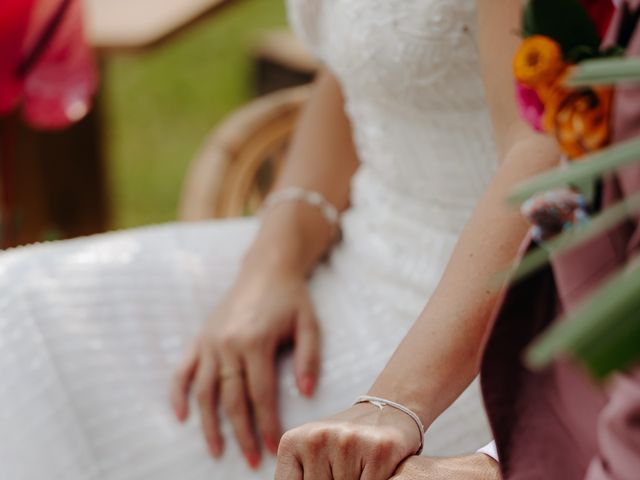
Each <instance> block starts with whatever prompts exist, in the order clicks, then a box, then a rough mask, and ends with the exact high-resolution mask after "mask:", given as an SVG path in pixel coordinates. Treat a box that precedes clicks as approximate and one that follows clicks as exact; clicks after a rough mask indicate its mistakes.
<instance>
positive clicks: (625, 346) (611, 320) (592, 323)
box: [526, 264, 640, 378]
mask: <svg viewBox="0 0 640 480" xmlns="http://www.w3.org/2000/svg"><path fill="white" fill-rule="evenodd" d="M639 312H640V265H638V264H636V265H634V266H632V267H630V268H627V269H624V270H623V271H622V272H619V273H617V274H615V275H614V276H613V278H612V279H610V280H609V281H607V282H606V283H605V285H604V286H603V287H601V288H600V289H599V290H598V291H597V292H595V293H594V294H592V295H590V296H589V297H588V299H587V300H586V301H585V302H583V303H582V304H581V305H580V306H579V307H578V308H577V309H575V310H574V311H573V312H572V313H570V314H569V315H568V316H566V317H565V318H563V319H562V320H561V321H560V322H558V323H557V324H556V325H555V326H554V327H552V328H551V329H549V330H548V331H547V332H545V333H544V334H543V336H542V337H541V338H540V339H539V340H537V341H536V342H534V344H533V345H532V346H531V347H530V348H529V350H528V352H527V355H526V361H527V363H528V365H529V366H530V367H532V368H536V369H539V368H543V367H546V366H548V365H549V364H550V363H551V362H552V361H553V360H555V359H556V358H558V357H561V356H565V355H567V354H569V355H572V356H575V357H577V358H578V359H581V360H582V361H583V362H584V363H585V365H586V366H587V368H589V369H590V370H591V371H592V373H594V374H595V375H597V376H598V377H599V378H603V377H604V376H606V375H607V374H609V373H611V372H612V371H614V370H618V369H621V368H624V367H626V366H627V365H628V364H629V363H630V362H633V361H636V360H638V358H639V357H640V347H639V345H640V344H639V343H638V342H636V341H635V340H636V339H639V338H640V321H639V319H638V315H639ZM631 340H633V341H631ZM612 353H614V354H613V355H612Z"/></svg>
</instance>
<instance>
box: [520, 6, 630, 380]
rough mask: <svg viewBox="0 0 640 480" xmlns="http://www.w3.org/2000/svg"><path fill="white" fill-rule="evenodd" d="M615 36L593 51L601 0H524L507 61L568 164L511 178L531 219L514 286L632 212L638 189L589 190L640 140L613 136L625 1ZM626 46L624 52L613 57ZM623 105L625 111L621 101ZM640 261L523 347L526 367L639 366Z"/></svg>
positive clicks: (600, 370) (625, 39) (623, 76)
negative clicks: (518, 41)
mask: <svg viewBox="0 0 640 480" xmlns="http://www.w3.org/2000/svg"><path fill="white" fill-rule="evenodd" d="M617 5H619V7H618V8H620V9H621V10H619V11H617V12H616V16H615V18H616V25H615V33H617V36H615V37H614V36H613V33H614V31H613V29H612V31H611V32H609V33H610V34H611V35H609V34H607V43H610V42H611V41H614V42H616V43H617V47H616V48H611V49H605V50H603V49H602V48H601V45H602V43H603V42H602V37H603V35H604V32H605V31H606V30H607V28H608V23H609V22H610V19H611V17H612V13H613V8H612V5H611V4H610V2H609V0H601V1H597V0H591V1H588V0H581V1H578V0H529V2H528V3H527V5H526V9H525V13H524V19H523V29H522V33H523V37H524V39H523V42H522V45H521V47H520V49H519V50H518V52H517V54H516V56H515V58H514V62H513V63H514V73H515V77H516V82H517V86H518V99H519V101H520V106H521V108H522V110H523V113H524V114H525V118H526V119H527V121H528V122H529V123H530V124H531V125H532V126H533V127H534V128H536V129H537V130H540V131H543V132H547V133H548V134H551V135H553V136H554V137H555V138H556V139H557V140H558V144H559V146H560V148H561V149H562V151H563V152H564V153H565V157H566V158H567V159H568V160H569V161H564V162H561V165H559V166H558V167H556V168H554V169H552V170H550V171H548V172H545V173H543V174H540V175H538V176H536V177H534V178H531V179H529V180H528V181H527V182H525V183H523V184H520V185H518V186H517V187H516V188H515V189H514V191H513V192H512V193H511V195H510V198H509V200H510V202H511V203H514V204H519V205H520V207H521V211H522V213H523V214H524V216H525V217H526V218H527V219H528V220H529V221H530V223H531V224H532V227H531V234H532V237H533V238H534V239H535V240H536V241H537V243H538V246H532V248H531V250H530V251H529V252H528V253H527V254H526V255H525V257H524V258H522V259H521V260H519V261H518V262H517V263H516V264H514V266H513V269H512V270H511V271H510V272H509V273H508V275H509V277H510V282H511V283H512V284H513V283H515V282H518V281H519V280H520V279H522V278H524V277H526V276H528V275H530V274H532V273H533V272H535V271H537V270H538V269H540V268H542V267H544V266H545V265H547V264H548V263H549V261H550V259H552V258H557V257H558V256H560V255H563V254H565V253H567V252H571V251H572V250H573V249H574V248H576V247H578V246H579V245H583V244H584V243H585V242H588V241H590V240H593V239H595V238H597V237H598V236H601V235H603V234H605V233H606V232H608V231H610V230H611V228H613V227H614V226H616V225H618V224H620V223H621V222H623V221H625V220H627V219H628V218H629V217H633V218H638V215H640V192H636V193H633V194H631V195H629V196H627V197H625V198H623V199H620V200H619V201H618V202H616V203H613V204H607V205H606V206H602V205H599V204H598V202H597V197H598V196H597V195H594V192H596V191H597V190H598V189H597V188H594V187H595V186H597V185H598V183H599V182H600V181H601V179H602V178H603V176H604V175H608V174H610V173H612V172H616V171H620V169H622V168H624V167H625V166H628V165H632V164H636V165H638V164H640V163H639V162H640V138H637V137H636V138H627V139H625V140H624V141H620V142H611V141H610V140H611V139H610V137H611V136H610V123H611V119H610V117H611V110H612V106H611V105H612V97H613V96H614V91H615V90H614V89H615V88H616V87H617V86H618V85H619V84H621V83H622V84H624V88H625V89H629V88H633V89H636V91H637V90H638V89H640V56H638V55H628V54H627V53H628V52H625V51H624V50H625V49H627V48H628V45H629V44H630V43H629V42H630V40H631V39H632V38H634V37H635V35H636V30H637V26H638V22H639V21H640V8H639V9H636V10H635V11H632V9H631V8H630V5H631V2H630V1H628V0H627V1H625V2H623V3H622V4H621V5H620V2H617ZM622 53H625V55H621V54H622ZM625 108H633V106H632V105H626V106H625ZM638 292H640V261H638V260H637V259H636V261H633V262H630V263H629V264H628V265H626V266H625V267H623V268H621V269H620V271H619V272H617V273H615V274H613V275H611V276H610V278H609V279H608V280H607V281H606V282H604V284H603V285H601V286H599V287H598V288H596V289H594V291H593V292H592V293H591V294H590V296H589V297H588V298H586V299H585V300H584V301H583V303H582V304H581V305H579V306H578V307H577V308H575V309H574V310H572V311H570V312H567V313H566V314H565V317H564V318H563V319H561V320H559V321H558V322H555V323H554V324H553V325H552V326H551V327H550V328H549V329H547V330H546V331H545V332H543V333H542V334H541V335H540V337H539V338H538V339H536V341H535V342H534V343H533V344H532V345H530V346H529V348H528V349H527V352H526V354H525V361H526V363H527V364H528V365H529V366H530V367H531V368H534V369H540V368H544V367H546V366H548V365H549V364H550V363H551V362H553V361H554V360H556V359H559V358H562V359H566V358H567V357H569V358H572V359H574V360H576V361H577V362H578V363H580V364H581V365H583V366H584V367H586V369H587V370H588V371H589V372H590V373H591V374H592V375H593V376H594V377H595V378H597V379H604V378H606V377H608V376H609V375H611V374H612V373H614V372H619V371H624V370H625V369H627V368H630V367H632V366H637V365H638V364H640V347H639V345H640V322H638V314H637V312H638V310H639V309H640V295H639V293H638Z"/></svg>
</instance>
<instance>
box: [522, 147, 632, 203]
mask: <svg viewBox="0 0 640 480" xmlns="http://www.w3.org/2000/svg"><path fill="white" fill-rule="evenodd" d="M639 160H640V139H633V140H628V141H626V142H622V143H618V144H616V145H613V146H611V147H609V148H606V149H604V150H600V151H598V152H595V153H591V154H589V155H585V156H584V157H582V158H581V159H580V160H578V161H574V162H571V163H569V164H568V165H561V166H560V167H558V168H556V169H554V170H551V171H549V172H546V173H543V174H541V175H538V176H537V177H534V178H532V179H531V180H529V181H527V182H525V183H523V184H520V185H517V186H516V188H515V189H514V190H513V192H512V194H511V195H510V196H509V201H510V202H512V203H522V202H524V201H526V200H527V199H528V198H530V197H531V196H532V195H534V194H536V193H538V192H544V191H547V190H553V189H554V188H559V187H564V186H566V185H578V184H580V183H582V182H588V181H594V180H597V179H598V178H600V177H601V176H602V175H604V174H606V173H609V172H612V171H614V170H617V169H618V168H620V167H623V166H625V165H629V164H631V163H635V162H637V161H639Z"/></svg>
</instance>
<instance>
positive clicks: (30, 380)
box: [0, 0, 495, 480]
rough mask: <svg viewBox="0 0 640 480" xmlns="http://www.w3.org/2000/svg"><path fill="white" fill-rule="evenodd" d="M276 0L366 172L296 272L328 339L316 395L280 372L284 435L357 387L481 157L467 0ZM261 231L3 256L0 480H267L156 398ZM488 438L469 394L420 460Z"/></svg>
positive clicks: (188, 229) (458, 223) (475, 193)
mask: <svg viewBox="0 0 640 480" xmlns="http://www.w3.org/2000/svg"><path fill="white" fill-rule="evenodd" d="M289 3H290V5H289V10H290V16H291V19H292V23H293V24H294V26H296V27H297V30H298V31H299V33H300V34H301V35H302V36H303V37H304V39H305V40H306V42H307V43H308V44H309V45H310V46H311V48H312V49H313V50H314V51H315V52H316V53H317V55H319V56H320V57H321V58H322V59H323V60H324V61H325V62H326V64H328V66H329V67H330V68H331V69H332V70H333V71H334V72H335V73H336V75H337V76H338V78H339V79H340V81H341V83H342V86H343V88H344V94H345V97H346V100H347V110H348V113H349V115H350V117H351V120H352V124H353V130H354V135H355V140H356V144H357V149H358V153H359V156H360V159H361V161H362V165H361V167H360V169H359V170H358V172H357V174H356V175H355V178H354V181H353V187H352V207H351V209H350V210H349V211H348V212H347V213H346V214H345V215H344V218H343V230H344V240H343V242H342V243H341V244H340V245H339V246H338V247H336V248H335V251H334V252H333V254H332V255H331V257H330V260H329V261H328V262H327V263H326V264H324V265H322V266H320V267H318V269H317V270H316V272H315V274H314V275H313V277H312V279H311V280H310V289H311V293H312V296H313V299H314V301H315V306H316V309H317V313H318V316H319V319H320V322H321V325H322V330H323V338H324V350H323V360H324V362H323V369H322V376H321V381H320V384H319V388H318V390H317V394H316V396H315V398H314V399H312V400H306V399H303V398H300V397H299V395H298V394H297V393H296V389H295V387H294V383H293V378H292V374H291V371H290V367H289V364H288V363H287V362H286V361H285V362H283V365H282V375H281V411H282V414H283V417H284V425H285V427H287V428H289V427H292V426H295V425H298V424H300V423H303V422H306V421H309V420H312V419H317V418H319V417H322V416H326V415H328V414H332V413H334V412H336V411H339V410H341V409H344V408H346V407H348V406H349V405H350V403H351V402H352V401H353V400H354V398H355V397H356V396H357V395H359V394H362V393H365V392H366V391H367V389H368V387H369V386H370V384H371V383H372V381H373V380H374V378H375V376H376V374H377V373H378V372H379V371H380V370H381V369H382V367H383V366H384V364H385V362H386V361H387V359H388V358H389V356H390V355H391V353H392V352H393V350H394V348H395V347H396V345H397V344H398V343H399V341H400V340H401V338H402V336H403V334H404V333H405V332H406V331H407V329H408V327H409V326H410V324H411V323H412V322H413V321H414V319H415V318H416V317H417V315H418V314H419V313H420V311H421V309H422V307H423V305H424V304H425V302H426V301H427V300H428V298H429V295H430V293H431V292H432V291H433V290H434V288H435V286H436V284H437V282H438V280H439V278H440V275H441V273H442V271H443V269H444V267H445V264H446V262H447V259H448V257H449V256H450V254H451V252H452V249H453V246H454V243H455V241H456V237H457V236H458V235H459V233H460V231H461V228H462V226H463V224H464V223H465V221H466V220H467V218H468V217H469V215H470V212H471V210H472V208H473V206H474V203H475V202H476V201H477V199H478V197H479V195H480V193H481V192H482V190H483V188H484V187H485V185H486V183H487V181H488V179H489V177H490V176H491V174H492V171H493V169H494V163H495V154H494V147H493V143H492V140H491V130H490V122H489V118H488V114H487V111H486V108H485V104H484V98H483V87H482V82H481V79H480V75H479V71H478V55H477V49H476V38H475V32H476V25H475V11H474V0H290V2H289ZM257 223H258V220H256V219H239V220H231V221H212V222H205V223H200V224H189V225H178V224H172V225H166V226H160V227H151V228H143V229H138V230H133V231H126V232H120V233H114V234H108V235H102V236H97V237H93V238H87V239H79V240H73V241H65V242H59V243H54V244H45V245H39V246H33V247H28V248H24V249H17V250H14V251H9V252H6V253H3V254H2V255H0V479H2V480H21V479H28V480H45V479H47V480H48V479H61V480H89V479H98V480H125V479H126V480H134V479H135V480H142V479H145V480H146V479H149V480H169V479H181V480H196V479H233V480H242V479H252V478H256V479H271V478H272V475H273V465H274V463H273V459H271V458H269V459H266V460H265V461H264V462H263V465H262V468H261V469H260V470H259V471H258V472H256V473H250V471H249V470H248V468H247V467H246V466H245V463H244V461H243V459H242V457H241V455H240V453H239V451H238V449H237V447H236V445H235V442H234V441H232V439H231V438H230V435H229V433H230V432H229V428H228V425H225V431H226V433H227V435H228V437H229V441H228V442H227V447H228V448H227V452H226V455H225V456H224V458H223V459H222V460H221V461H218V462H214V461H213V460H211V459H210V458H209V456H208V455H207V452H206V448H205V446H204V442H203V441H202V439H201V435H200V431H199V426H198V420H197V418H192V419H191V420H190V421H189V422H188V424H187V425H186V426H182V425H179V424H178V423H177V422H176V421H175V419H174V417H173V415H172V413H171V410H170V408H169V404H168V399H167V397H168V395H167V389H168V384H169V379H170V375H171V372H172V370H173V368H174V366H175V365H176V362H177V361H178V359H179V357H180V356H181V354H182V351H183V349H184V348H185V346H186V345H187V343H188V342H189V341H190V340H191V339H192V337H193V335H194V334H195V333H196V332H197V331H198V329H199V326H200V325H201V324H202V322H203V321H204V320H205V318H206V317H207V315H208V314H209V313H210V312H211V311H212V309H213V308H214V307H215V305H216V303H217V302H218V301H219V300H220V298H221V296H222V295H223V293H224V292H225V290H226V289H227V287H228V286H229V285H230V283H231V281H232V279H233V277H234V274H235V272H236V269H237V268H238V264H239V261H240V258H241V256H242V255H243V252H244V251H245V249H246V247H247V246H248V245H249V243H250V242H251V240H252V237H253V235H254V233H255V232H256V229H257ZM464 290H465V285H460V295H464ZM416 381H420V379H418V378H417V379H416ZM488 439H489V433H488V430H487V427H486V424H485V420H484V416H483V413H482V407H481V402H480V400H479V394H478V392H477V388H476V386H473V387H472V388H471V389H470V390H468V391H467V392H466V393H465V394H464V395H463V396H462V397H461V399H460V400H459V401H458V402H457V403H456V404H455V405H454V406H453V407H452V408H451V409H450V410H448V411H447V412H446V413H445V414H444V415H443V417H442V418H441V419H439V420H438V422H436V424H435V425H434V426H433V427H432V429H431V430H430V431H429V433H428V436H427V440H426V448H425V452H426V453H436V454H453V453H463V452H470V451H473V450H474V449H476V448H478V447H480V446H482V445H483V444H484V443H485V442H486V441H488Z"/></svg>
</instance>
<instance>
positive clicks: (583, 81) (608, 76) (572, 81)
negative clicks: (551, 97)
mask: <svg viewBox="0 0 640 480" xmlns="http://www.w3.org/2000/svg"><path fill="white" fill-rule="evenodd" d="M619 82H624V83H640V58H638V57H633V58H621V57H616V58H601V59H597V60H587V61H584V62H582V63H580V64H579V65H578V66H577V67H576V69H575V71H574V72H573V74H572V75H571V76H570V77H569V78H568V79H567V86H570V87H581V86H593V85H613V84H616V83H619Z"/></svg>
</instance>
